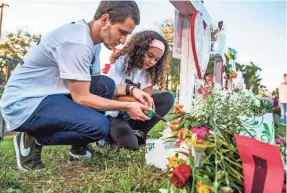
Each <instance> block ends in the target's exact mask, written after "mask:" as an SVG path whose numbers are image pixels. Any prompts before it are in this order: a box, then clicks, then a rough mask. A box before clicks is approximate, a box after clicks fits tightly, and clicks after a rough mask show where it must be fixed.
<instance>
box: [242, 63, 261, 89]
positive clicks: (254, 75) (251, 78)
mask: <svg viewBox="0 0 287 193" xmlns="http://www.w3.org/2000/svg"><path fill="white" fill-rule="evenodd" d="M242 71H243V72H242V74H243V76H244V82H245V84H246V88H247V89H251V90H252V91H253V92H255V93H257V92H258V88H259V86H260V85H261V80H262V78H260V74H259V72H260V71H262V69H261V68H259V67H258V66H257V65H255V64H254V63H253V62H250V65H246V66H243V67H242Z"/></svg>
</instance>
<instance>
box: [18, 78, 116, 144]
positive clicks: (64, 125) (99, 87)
mask: <svg viewBox="0 0 287 193" xmlns="http://www.w3.org/2000/svg"><path fill="white" fill-rule="evenodd" d="M114 90H115V83H114V81H113V80H112V79H110V78H108V77H107V76H92V81H91V86H90V92H91V93H92V94H95V95H98V96H101V97H104V98H108V99H111V98H112V96H113V94H114ZM16 131H18V132H26V133H28V134H30V135H32V136H34V137H35V138H36V139H37V141H38V142H39V143H40V144H42V145H76V146H85V145H87V144H88V143H91V142H96V141H99V140H101V139H103V138H106V136H107V134H108V132H109V121H108V119H107V117H106V116H105V115H104V114H103V113H101V112H98V111H96V110H93V109H90V108H87V107H84V106H81V105H79V104H77V103H75V102H74V101H73V100H72V99H71V96H70V95H63V94H55V95H49V96H47V97H46V98H45V99H44V100H43V101H42V102H41V103H40V105H39V106H38V107H37V108H36V110H35V111H34V113H33V114H32V115H31V116H30V117H29V118H28V120H26V121H25V122H24V123H23V124H22V125H21V126H20V127H19V128H17V129H16Z"/></svg>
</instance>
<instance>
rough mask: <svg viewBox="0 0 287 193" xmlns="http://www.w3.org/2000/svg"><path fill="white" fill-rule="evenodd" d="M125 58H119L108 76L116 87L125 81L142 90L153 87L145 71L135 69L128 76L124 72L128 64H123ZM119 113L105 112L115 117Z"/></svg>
mask: <svg viewBox="0 0 287 193" xmlns="http://www.w3.org/2000/svg"><path fill="white" fill-rule="evenodd" d="M125 58H126V56H120V57H119V58H118V59H117V61H116V62H115V63H114V64H112V66H111V68H110V70H109V72H108V74H107V75H108V76H109V77H110V78H111V79H113V80H114V81H115V83H116V85H124V84H126V80H130V81H131V82H132V83H133V84H137V85H139V86H140V87H139V88H140V89H141V90H143V89H145V88H147V87H149V86H153V85H152V82H151V80H150V79H149V77H148V72H147V71H146V70H145V69H141V70H140V69H135V70H133V71H132V72H131V74H130V76H128V75H127V74H126V73H125V72H126V69H127V67H128V64H127V63H126V62H125ZM118 114H119V111H107V112H106V115H110V116H112V117H117V116H118Z"/></svg>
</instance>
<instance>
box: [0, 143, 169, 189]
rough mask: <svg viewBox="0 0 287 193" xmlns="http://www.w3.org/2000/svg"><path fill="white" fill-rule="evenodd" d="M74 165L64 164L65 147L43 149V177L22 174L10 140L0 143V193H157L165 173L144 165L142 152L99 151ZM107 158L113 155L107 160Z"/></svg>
mask: <svg viewBox="0 0 287 193" xmlns="http://www.w3.org/2000/svg"><path fill="white" fill-rule="evenodd" d="M95 150H96V156H95V157H94V158H93V159H92V160H89V161H84V160H83V161H81V162H80V163H78V164H76V165H70V164H68V162H67V158H68V146H53V147H44V148H43V156H42V158H43V161H44V162H45V164H46V165H47V167H48V170H47V171H46V172H45V173H44V174H39V173H35V172H28V173H22V172H20V171H19V170H18V168H17V166H16V160H15V155H14V149H13V143H12V137H7V138H5V140H4V141H2V142H0V174H1V175H0V192H3V193H4V192H5V193H9V192H15V193H16V192H17V193H20V192H37V193H38V192H45V193H47V192H53V193H54V192H61V193H62V192H96V193H98V192H99V193H100V192H125V193H126V192H158V189H159V188H160V186H161V184H162V183H163V182H164V181H165V180H166V179H167V174H166V172H163V171H161V170H159V169H157V168H155V167H153V166H149V165H147V164H145V157H144V149H143V148H142V149H141V150H140V151H137V152H130V151H128V150H125V149H121V150H118V151H117V150H112V149H108V148H105V149H98V148H96V147H95ZM108 155H114V156H113V157H108Z"/></svg>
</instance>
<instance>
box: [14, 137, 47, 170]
mask: <svg viewBox="0 0 287 193" xmlns="http://www.w3.org/2000/svg"><path fill="white" fill-rule="evenodd" d="M14 149H15V153H16V160H17V165H18V168H19V169H20V170H22V171H24V172H27V171H29V170H36V171H39V172H41V173H42V172H44V171H45V170H46V168H45V165H44V164H43V163H42V161H41V152H42V145H40V144H38V143H37V141H36V140H35V138H34V137H32V136H31V135H28V134H27V133H18V134H17V135H16V136H15V137H14Z"/></svg>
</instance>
